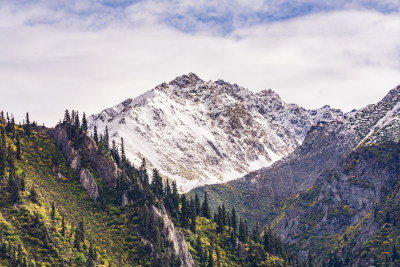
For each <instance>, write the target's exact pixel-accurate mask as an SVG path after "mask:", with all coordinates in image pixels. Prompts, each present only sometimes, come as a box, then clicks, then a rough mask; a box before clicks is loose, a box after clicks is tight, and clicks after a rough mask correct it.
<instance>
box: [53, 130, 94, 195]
mask: <svg viewBox="0 0 400 267" xmlns="http://www.w3.org/2000/svg"><path fill="white" fill-rule="evenodd" d="M51 133H52V136H53V138H54V139H55V141H56V144H57V146H59V147H60V148H61V150H62V152H63V154H64V157H65V159H66V160H67V163H68V164H69V165H70V166H71V168H72V169H73V170H74V171H75V173H76V174H77V175H78V176H79V179H80V183H81V185H82V186H83V187H84V188H85V189H86V192H87V193H88V195H89V197H90V198H91V199H92V200H93V201H95V202H96V201H97V199H98V197H99V189H98V187H97V184H96V181H95V179H94V177H93V176H92V174H91V173H90V171H89V170H88V169H87V168H85V167H84V166H83V165H82V162H83V159H82V156H81V155H80V154H79V153H78V151H76V150H75V149H74V148H73V146H72V142H71V141H70V140H68V134H67V131H66V130H65V129H64V128H61V127H58V128H56V129H54V130H53V131H52V132H51Z"/></svg>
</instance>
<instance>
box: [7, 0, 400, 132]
mask: <svg viewBox="0 0 400 267" xmlns="http://www.w3.org/2000/svg"><path fill="white" fill-rule="evenodd" d="M184 2H185V5H184V6H181V5H178V6H177V5H174V4H170V3H165V2H163V1H152V2H145V3H137V4H134V5H131V6H130V7H128V8H126V9H123V10H122V9H121V10H119V9H113V10H112V11H110V12H111V13H107V12H104V14H103V15H102V13H101V12H97V13H94V14H93V15H88V16H82V15H77V16H74V15H71V13H69V12H67V11H65V10H63V9H61V10H58V11H54V10H53V9H50V8H48V7H43V6H36V5H34V6H32V8H31V9H29V10H26V9H22V10H20V9H18V8H16V7H13V6H7V7H6V6H4V7H3V8H0V51H2V53H1V55H0V91H1V96H2V97H1V99H0V109H4V110H7V111H10V112H14V114H15V115H16V116H17V120H18V119H22V117H23V113H24V112H25V111H30V112H31V113H32V116H33V118H35V119H37V120H38V121H39V122H42V121H44V122H46V124H49V125H53V124H55V123H56V122H57V121H58V119H59V118H61V117H62V115H63V111H64V109H65V108H69V109H79V110H80V111H86V112H87V113H94V112H99V111H100V110H102V109H103V108H106V107H109V106H112V105H114V104H117V103H119V102H121V101H122V100H124V99H125V98H128V97H135V96H137V95H139V94H141V93H143V92H145V91H147V90H149V89H151V88H153V87H155V86H156V85H157V84H159V83H162V82H165V81H170V80H171V79H173V78H175V77H176V76H179V75H182V74H185V73H188V72H195V73H197V74H198V75H199V76H200V77H201V78H203V79H205V80H215V79H219V78H222V79H224V80H226V81H228V82H232V83H237V84H239V85H242V86H245V87H248V88H249V89H251V90H254V91H259V90H261V89H264V88H272V89H274V90H275V91H276V92H278V93H279V94H280V95H281V96H282V97H283V99H284V100H286V101H288V102H296V103H298V104H300V105H303V106H304V107H306V108H315V107H319V106H322V105H325V104H330V105H333V106H335V107H339V108H342V109H345V110H350V109H351V108H359V107H362V106H364V105H367V104H369V103H373V102H376V101H377V100H379V99H380V98H381V97H383V96H384V95H385V94H386V93H387V91H388V90H389V89H391V88H393V87H394V86H396V85H397V84H399V83H400V57H399V50H400V36H399V35H398V33H399V32H400V18H399V14H398V13H391V14H381V13H377V12H373V11H366V10H362V11H356V10H353V11H351V10H350V11H332V12H325V13H320V14H316V15H308V16H301V17H297V18H294V19H291V20H285V21H277V22H272V23H268V24H266V23H257V24H256V25H252V24H251V23H250V24H249V23H240V22H238V26H237V27H236V28H235V27H234V28H233V31H232V32H231V33H230V34H227V35H224V36H220V35H217V34H215V33H216V32H218V30H216V31H213V30H212V29H210V28H209V27H213V26H212V25H213V24H210V25H211V26H210V25H208V24H204V25H200V24H199V25H200V26H199V27H198V29H199V31H197V32H190V33H183V32H181V31H178V30H176V29H174V28H172V27H170V26H167V25H169V24H167V25H165V24H164V25H163V24H161V23H160V17H161V16H162V14H165V12H170V13H173V14H182V16H185V14H187V10H188V9H191V8H193V9H196V8H197V7H196V5H195V4H194V2H191V1H188V2H186V1H184ZM236 3H238V2H236ZM241 3H242V4H240V3H239V4H238V5H243V6H244V7H243V9H246V10H247V9H248V10H257V9H259V8H264V9H268V8H270V7H268V6H265V4H264V3H262V2H259V3H258V4H256V5H255V6H250V7H249V6H247V4H246V2H244V1H242V2H241ZM223 6H224V5H222V7H223ZM90 7H91V8H93V6H90ZM235 7H237V5H236V4H235V5H232V8H231V9H232V10H234V8H235ZM75 8H76V9H77V10H79V11H81V12H82V10H86V9H87V8H88V6H79V7H78V6H77V7H75ZM95 8H97V7H95ZM210 8H211V7H210ZM98 9H99V10H101V8H100V7H98ZM166 10H167V11H166ZM75 11H76V10H75ZM196 12H197V11H196ZM215 12H216V13H217V14H218V13H219V12H224V11H223V10H221V7H219V6H215ZM250 13H251V12H250V11H249V14H250ZM99 14H100V15H99ZM118 14H119V15H120V16H117V15H118ZM238 16H239V15H238ZM167 17H168V16H167ZM45 19H46V20H49V21H50V22H51V21H52V22H54V23H45V24H40V23H39V24H38V23H30V24H27V22H30V21H31V22H32V21H36V22H37V21H40V20H45ZM191 19H193V18H190V17H188V18H187V19H186V20H185V21H186V23H188V24H190V25H191V24H193V23H195V20H194V19H193V21H191ZM99 20H100V24H101V25H103V27H95V29H93V28H92V27H90V25H94V24H96V23H98V22H99ZM126 21H129V23H127V22H126ZM104 25H105V26H104ZM215 27H217V26H215ZM214 30H215V29H214Z"/></svg>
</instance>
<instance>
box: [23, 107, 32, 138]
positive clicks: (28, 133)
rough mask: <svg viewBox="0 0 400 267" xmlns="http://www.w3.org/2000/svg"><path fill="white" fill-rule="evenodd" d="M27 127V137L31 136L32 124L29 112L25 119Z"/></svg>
mask: <svg viewBox="0 0 400 267" xmlns="http://www.w3.org/2000/svg"><path fill="white" fill-rule="evenodd" d="M24 126H25V127H24V128H25V134H26V135H27V136H30V135H31V122H30V120H29V113H28V112H27V113H26V117H25V125H24Z"/></svg>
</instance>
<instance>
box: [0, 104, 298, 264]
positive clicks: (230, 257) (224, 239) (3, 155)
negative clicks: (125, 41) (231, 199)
mask: <svg viewBox="0 0 400 267" xmlns="http://www.w3.org/2000/svg"><path fill="white" fill-rule="evenodd" d="M58 127H63V128H64V129H65V130H66V131H67V133H68V139H69V140H70V141H71V142H72V145H73V147H74V149H76V151H78V152H79V154H80V155H81V157H82V165H83V166H85V167H86V168H87V169H88V170H89V171H90V173H91V174H92V176H93V177H94V179H95V181H96V184H97V185H98V187H99V188H100V191H101V194H100V197H99V199H98V200H97V202H96V201H92V200H91V199H90V198H89V197H88V195H87V193H86V191H85V189H84V188H83V187H82V186H81V184H80V182H79V177H78V176H77V174H76V173H75V172H74V170H72V169H71V168H70V166H69V165H68V163H67V161H66V159H65V158H64V155H63V153H62V152H61V149H60V148H59V147H57V145H56V144H55V141H54V140H53V138H52V137H51V134H50V132H51V130H49V129H46V128H44V127H39V126H37V125H36V123H35V122H33V123H30V120H29V115H28V114H27V116H26V119H25V124H24V125H22V126H21V125H16V124H15V123H14V119H13V118H12V117H11V119H10V118H8V119H6V120H5V119H4V115H0V130H1V135H0V265H1V266H181V264H182V262H181V258H180V255H175V251H174V250H173V249H172V243H171V241H170V240H169V238H168V235H169V232H168V230H167V228H166V227H165V221H164V220H163V219H161V217H157V216H154V214H155V213H154V209H159V210H162V209H163V207H165V209H166V211H167V213H168V216H169V218H170V219H171V220H172V221H173V223H174V225H175V227H177V230H178V232H180V233H181V234H182V235H183V236H184V238H185V239H186V240H187V241H188V246H189V252H190V253H191V254H192V256H193V259H194V260H195V262H196V264H197V265H198V266H285V265H291V264H292V263H293V262H294V257H293V256H292V254H291V253H290V252H289V251H288V250H287V249H286V248H285V246H284V245H283V244H282V242H281V241H280V239H279V238H277V237H275V236H274V235H273V234H272V232H268V234H267V235H265V236H266V237H268V238H267V239H266V240H267V241H265V242H267V243H265V242H263V240H262V238H261V236H260V235H261V231H260V229H259V228H258V226H257V228H255V229H254V230H253V232H252V233H250V232H249V229H248V225H247V221H243V220H242V219H239V220H238V216H237V215H236V211H235V209H233V210H232V211H229V212H228V211H227V209H225V206H222V207H219V210H218V212H217V213H216V214H214V217H213V216H212V214H211V209H210V207H209V200H208V199H207V196H206V197H205V201H203V202H201V201H200V198H199V197H198V196H196V197H195V198H190V199H189V198H188V197H187V196H186V195H179V194H178V190H177V185H176V183H175V182H173V183H172V184H170V183H169V182H168V181H166V182H165V183H164V182H163V179H162V178H161V176H160V174H159V173H158V171H157V170H153V173H152V179H151V183H150V179H149V174H148V173H147V168H146V161H145V160H144V159H143V162H142V165H141V166H140V167H139V168H137V169H136V168H134V167H133V166H132V164H130V163H129V161H128V160H127V159H126V156H125V152H124V148H123V145H122V147H121V148H118V147H117V146H116V145H115V143H112V145H111V146H109V145H108V139H109V137H108V131H107V129H106V131H105V132H104V134H100V135H99V134H98V133H97V129H96V131H95V132H94V136H93V140H97V142H96V141H95V142H96V144H97V146H98V147H99V152H98V153H103V154H104V155H106V156H107V158H109V159H111V160H114V161H115V163H116V164H117V166H118V167H119V169H120V170H121V173H120V174H119V176H118V177H117V180H116V181H115V187H114V188H110V187H108V186H107V185H106V183H105V181H104V180H103V179H102V178H101V177H100V176H99V175H98V173H97V172H96V168H95V165H93V162H91V160H90V157H89V154H88V150H87V148H86V147H84V144H85V138H88V137H87V122H86V118H85V116H84V117H83V119H82V124H81V123H80V120H79V115H78V112H72V114H70V113H69V112H68V111H66V113H65V116H64V120H63V122H62V123H61V124H60V125H59V126H58ZM121 141H122V144H123V140H121ZM124 196H125V197H126V198H127V199H128V202H129V203H128V204H127V205H125V206H124V207H121V203H122V198H123V197H124ZM212 217H213V218H212ZM233 222H235V223H233ZM264 243H265V244H264ZM266 244H267V246H268V247H265V246H266Z"/></svg>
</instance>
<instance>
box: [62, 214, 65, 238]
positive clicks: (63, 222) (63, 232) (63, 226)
mask: <svg viewBox="0 0 400 267" xmlns="http://www.w3.org/2000/svg"><path fill="white" fill-rule="evenodd" d="M61 235H62V236H63V237H65V217H64V215H63V216H62V219H61Z"/></svg>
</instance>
